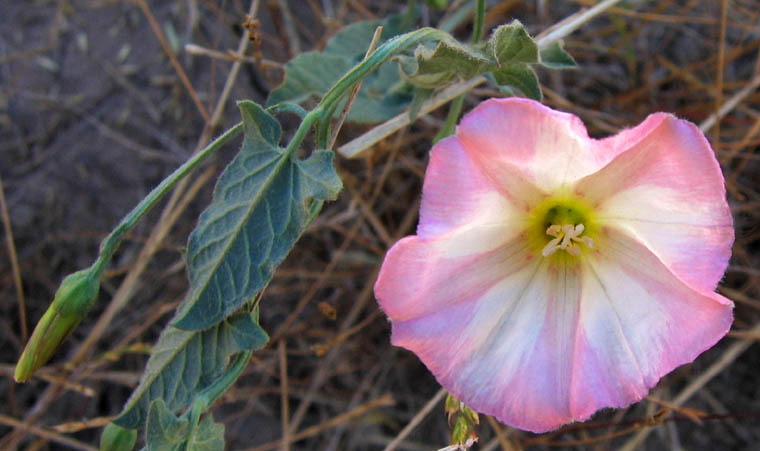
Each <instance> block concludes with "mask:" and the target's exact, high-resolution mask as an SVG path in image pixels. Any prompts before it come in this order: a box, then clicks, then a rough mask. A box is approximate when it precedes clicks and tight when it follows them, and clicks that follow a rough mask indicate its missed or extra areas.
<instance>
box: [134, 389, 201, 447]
mask: <svg viewBox="0 0 760 451" xmlns="http://www.w3.org/2000/svg"><path fill="white" fill-rule="evenodd" d="M189 429H190V422H189V421H188V420H187V419H186V418H181V419H180V418H177V417H176V416H174V414H173V413H172V411H171V410H170V409H169V408H168V407H167V406H166V403H165V402H164V400H163V399H156V400H155V401H153V402H151V403H150V410H149V411H148V420H147V427H146V433H145V436H146V437H145V447H146V449H147V450H148V451H175V450H177V451H179V450H181V449H182V445H183V444H184V443H185V441H186V440H187V435H188V432H189Z"/></svg>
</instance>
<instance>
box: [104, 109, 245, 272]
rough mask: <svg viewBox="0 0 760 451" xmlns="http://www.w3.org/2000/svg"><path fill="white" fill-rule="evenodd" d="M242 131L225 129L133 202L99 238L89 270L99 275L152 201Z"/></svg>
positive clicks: (150, 205)
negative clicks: (139, 199) (133, 206)
mask: <svg viewBox="0 0 760 451" xmlns="http://www.w3.org/2000/svg"><path fill="white" fill-rule="evenodd" d="M242 130H243V123H242V122H240V123H238V124H236V125H235V126H233V127H232V128H230V129H228V130H227V131H226V132H224V133H223V134H222V135H221V136H219V137H218V138H216V139H215V140H214V141H212V142H211V143H209V145H207V146H206V147H205V148H204V149H202V150H201V151H200V152H198V153H196V154H195V155H193V157H192V158H190V159H189V160H187V161H186V162H185V163H184V164H183V165H182V166H180V167H178V168H177V169H175V170H174V172H172V173H171V174H170V175H169V176H168V177H166V178H165V179H164V180H163V181H162V182H161V183H160V184H159V185H158V186H157V187H155V188H153V190H152V191H151V192H150V193H148V195H147V196H145V197H144V198H143V200H141V201H140V203H139V204H137V205H136V206H135V208H133V209H132V211H130V212H129V213H128V214H127V215H126V216H125V217H124V218H123V219H122V220H121V222H120V223H119V225H117V226H116V228H114V229H113V231H112V232H111V233H110V234H108V236H107V237H105V238H104V239H103V241H102V242H101V244H100V253H99V254H98V258H97V260H95V263H93V264H92V267H91V270H92V271H93V272H94V274H96V275H98V276H100V274H102V272H103V270H104V269H105V267H106V266H107V265H108V263H109V261H110V260H111V258H112V257H113V254H114V253H115V252H116V249H118V247H119V245H120V244H121V242H122V240H123V239H124V236H126V234H127V233H129V231H130V230H132V228H133V227H134V226H135V224H137V222H138V221H139V220H140V218H142V217H143V216H144V215H145V214H146V213H147V212H148V211H150V209H151V208H153V206H154V205H155V204H156V202H158V201H159V200H161V198H163V197H164V196H165V195H166V193H168V192H169V191H170V190H171V189H172V188H174V186H175V185H176V184H177V183H178V182H179V181H180V180H182V179H183V178H185V177H186V176H187V175H188V174H190V173H191V172H192V171H193V170H194V169H195V168H196V167H198V165H199V164H201V163H202V162H203V161H205V160H206V158H208V157H209V156H210V155H211V154H213V153H214V152H216V151H217V150H219V148H221V147H222V146H223V145H224V144H226V143H227V142H228V141H230V140H231V139H232V138H234V137H235V136H237V135H238V134H239V133H240V132H241V131H242Z"/></svg>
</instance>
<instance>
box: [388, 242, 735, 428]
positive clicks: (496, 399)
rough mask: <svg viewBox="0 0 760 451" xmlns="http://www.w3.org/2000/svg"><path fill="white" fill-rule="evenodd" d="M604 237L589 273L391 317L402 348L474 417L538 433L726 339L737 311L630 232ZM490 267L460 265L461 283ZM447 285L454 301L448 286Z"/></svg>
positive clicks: (627, 398) (541, 274) (553, 276)
mask: <svg viewBox="0 0 760 451" xmlns="http://www.w3.org/2000/svg"><path fill="white" fill-rule="evenodd" d="M606 235H607V237H606V239H605V240H604V242H605V245H606V247H605V249H604V250H603V251H602V250H600V251H598V252H596V253H595V255H592V256H590V258H587V259H585V260H584V261H588V262H589V263H584V264H583V265H581V266H575V267H570V266H565V265H554V264H552V263H550V260H546V259H536V260H526V261H525V262H524V264H523V265H522V266H520V267H517V268H515V267H513V268H512V270H511V272H509V273H506V274H504V275H503V276H502V278H501V279H500V280H498V281H496V282H493V281H491V283H489V286H488V287H487V288H485V289H482V290H479V291H477V292H474V293H471V294H470V295H468V296H466V297H463V298H460V300H459V301H456V300H454V301H449V302H445V303H442V304H443V305H440V306H439V307H438V308H437V309H433V308H426V309H424V312H422V314H419V313H421V312H417V313H418V314H417V315H413V316H412V317H411V318H409V319H402V318H394V317H393V315H391V319H393V336H392V342H393V344H395V345H397V346H402V347H405V348H407V349H409V350H411V351H413V352H414V353H415V354H417V355H418V356H419V358H420V359H421V360H422V361H423V363H425V365H426V366H427V367H428V368H429V369H430V370H431V371H432V372H433V374H434V375H435V376H436V378H437V379H438V381H439V382H440V383H441V385H443V386H444V387H445V388H446V389H447V390H449V392H451V393H452V394H453V395H454V396H457V397H458V398H460V399H461V400H462V401H463V402H465V403H466V404H467V405H469V406H470V407H472V408H473V409H475V410H477V411H479V412H482V413H485V414H488V415H493V416H495V417H496V418H498V419H499V420H501V421H502V422H504V423H506V424H509V425H511V426H515V427H518V428H521V429H526V430H529V431H533V432H545V431H548V430H551V429H555V428H557V427H559V426H561V425H563V424H566V423H568V422H571V421H574V420H576V421H578V420H585V419H587V418H588V417H589V416H590V415H591V414H593V413H594V412H595V411H597V410H598V409H601V408H604V407H622V406H625V405H628V404H630V403H632V402H635V401H637V400H639V399H641V398H642V397H643V396H644V395H645V394H646V393H647V391H648V389H649V388H650V387H652V386H653V385H654V384H655V383H656V382H657V381H658V380H659V378H661V377H662V376H663V375H665V374H667V373H668V372H670V371H671V370H673V369H674V368H675V367H677V366H678V365H681V364H684V363H687V362H690V361H691V360H693V359H694V358H695V357H696V356H697V355H699V354H700V353H701V352H703V351H704V350H705V349H707V348H709V347H710V346H712V345H713V344H715V342H717V341H718V340H719V339H720V338H721V337H722V336H723V335H725V333H726V332H727V331H728V329H729V327H730V324H731V320H732V317H731V309H732V304H731V302H730V301H728V300H727V299H725V298H723V297H721V296H719V295H717V294H714V293H707V294H705V293H700V292H697V291H695V290H694V289H692V288H690V287H689V286H688V285H686V284H684V283H683V282H681V281H680V280H679V279H678V278H677V277H675V276H674V275H673V274H672V273H670V272H669V271H668V269H667V267H665V265H664V264H663V263H662V262H661V261H660V260H659V259H658V258H657V257H656V256H655V255H653V254H652V253H651V252H650V251H649V250H648V249H647V248H646V247H645V246H643V245H641V244H639V243H637V242H636V241H635V240H633V239H631V238H629V237H627V236H626V235H624V234H622V233H619V232H615V231H606ZM482 269H483V268H474V267H473V268H468V267H461V268H458V271H457V272H458V274H459V277H458V280H457V281H456V282H454V284H455V285H456V284H461V283H465V282H462V281H461V279H467V280H469V279H471V278H472V279H479V278H480V277H481V275H480V273H479V271H480V270H482ZM439 283H441V284H442V285H444V286H443V287H438V288H437V289H438V294H444V293H447V288H448V287H450V286H451V285H450V284H451V282H447V281H439ZM454 291H456V290H454ZM396 295H399V296H403V293H401V292H398V293H396ZM380 299H381V304H383V305H384V308H385V305H387V303H388V302H389V300H388V299H384V296H383V295H381V296H380ZM420 301H421V302H425V298H421V299H415V301H414V302H420ZM391 302H393V301H391ZM428 307H430V306H428Z"/></svg>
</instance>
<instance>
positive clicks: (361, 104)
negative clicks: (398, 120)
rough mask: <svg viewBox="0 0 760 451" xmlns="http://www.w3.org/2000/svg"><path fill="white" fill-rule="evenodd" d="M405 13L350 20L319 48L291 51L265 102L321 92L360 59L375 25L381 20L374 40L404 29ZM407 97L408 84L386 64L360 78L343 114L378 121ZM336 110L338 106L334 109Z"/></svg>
mask: <svg viewBox="0 0 760 451" xmlns="http://www.w3.org/2000/svg"><path fill="white" fill-rule="evenodd" d="M405 19H408V18H407V17H406V16H405V15H400V14H396V15H391V16H388V17H387V18H386V19H385V20H384V21H379V20H371V21H362V22H355V23H353V24H351V25H348V26H346V27H344V28H343V29H341V30H340V31H338V33H336V34H335V36H333V37H332V38H330V39H329V40H328V41H327V45H326V46H325V50H324V51H323V52H307V53H302V54H300V55H298V56H296V57H295V58H294V59H292V60H290V61H289V62H288V63H287V64H285V79H284V81H283V84H282V85H280V86H279V87H278V88H277V89H275V90H274V91H272V92H271V94H270V95H269V98H268V99H267V105H275V104H277V103H282V102H289V103H300V102H304V101H306V100H308V99H310V98H312V97H320V96H322V95H323V94H324V93H325V92H327V90H328V89H330V87H332V85H333V84H335V82H336V81H337V80H338V79H339V78H340V77H342V76H343V75H344V74H345V73H346V72H348V71H349V70H350V69H351V68H352V67H353V66H354V65H355V64H357V63H358V62H359V61H361V60H362V58H363V57H364V54H365V53H366V51H367V48H368V47H369V44H370V42H371V41H372V36H373V34H374V32H375V29H376V28H377V27H378V26H379V25H382V26H383V32H382V34H381V35H380V41H379V43H378V45H379V44H382V43H383V42H385V41H387V40H388V39H390V38H392V37H394V36H397V35H399V34H402V33H404V32H406V31H408V28H409V25H410V24H409V23H405ZM409 22H411V21H409ZM411 98H412V97H411V93H410V92H409V90H408V89H405V88H404V86H403V85H402V84H401V80H400V78H399V74H398V70H397V69H396V68H395V67H393V66H392V65H390V64H385V65H383V66H380V68H379V69H378V70H377V71H375V72H374V73H372V74H370V75H368V76H367V77H366V78H365V79H364V81H363V83H362V87H361V89H360V90H359V94H358V95H357V97H356V100H355V101H354V104H353V106H352V108H351V111H350V113H349V115H348V118H347V120H348V121H350V122H359V123H364V124H375V123H378V122H383V121H385V120H387V119H389V118H391V117H393V116H395V115H397V114H399V113H400V112H401V111H403V110H404V108H406V106H407V105H408V104H409V102H410V101H411ZM341 110H342V108H338V111H337V114H340V111H341Z"/></svg>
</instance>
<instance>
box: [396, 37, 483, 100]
mask: <svg viewBox="0 0 760 451" xmlns="http://www.w3.org/2000/svg"><path fill="white" fill-rule="evenodd" d="M396 60H397V61H399V62H400V68H401V73H402V75H403V76H404V78H405V79H406V80H407V81H409V82H410V83H411V84H413V85H414V86H415V87H418V88H423V89H435V88H440V87H443V86H446V85H448V84H450V83H453V82H455V81H457V80H467V79H469V78H472V77H474V76H476V75H479V74H482V73H484V72H488V71H490V70H492V69H494V68H495V67H496V65H495V62H494V61H493V60H491V59H490V58H489V57H488V56H486V55H485V54H483V53H482V52H480V51H479V50H477V49H474V48H472V47H470V46H467V45H465V44H461V43H459V42H457V41H456V40H455V39H454V38H450V39H443V40H441V41H440V42H439V43H438V45H436V47H435V48H430V47H429V46H428V45H426V44H421V45H419V46H417V49H416V50H415V51H414V57H408V56H400V57H397V58H396Z"/></svg>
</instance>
